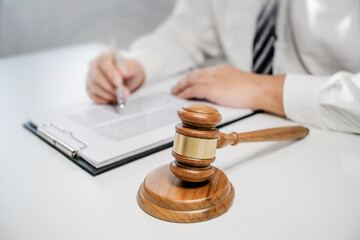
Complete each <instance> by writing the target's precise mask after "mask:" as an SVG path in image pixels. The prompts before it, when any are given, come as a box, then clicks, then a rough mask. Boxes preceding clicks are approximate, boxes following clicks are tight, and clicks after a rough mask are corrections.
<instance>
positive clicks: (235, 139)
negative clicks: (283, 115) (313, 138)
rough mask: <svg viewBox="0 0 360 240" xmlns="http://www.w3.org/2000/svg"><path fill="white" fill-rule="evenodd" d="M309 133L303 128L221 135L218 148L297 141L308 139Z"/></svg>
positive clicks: (293, 127) (270, 129) (271, 129)
mask: <svg viewBox="0 0 360 240" xmlns="http://www.w3.org/2000/svg"><path fill="white" fill-rule="evenodd" d="M308 133H309V129H308V128H306V127H303V126H291V127H278V128H269V129H263V130H258V131H252V132H245V133H236V132H232V133H230V134H227V133H220V135H219V138H218V144H217V148H223V147H226V146H228V145H232V146H234V145H236V144H238V143H245V142H266V141H284V140H297V139H301V138H304V137H306V135H308Z"/></svg>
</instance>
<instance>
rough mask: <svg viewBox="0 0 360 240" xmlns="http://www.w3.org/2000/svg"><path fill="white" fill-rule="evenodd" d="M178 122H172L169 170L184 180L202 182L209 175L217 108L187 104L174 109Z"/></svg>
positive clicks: (218, 114) (215, 138)
mask: <svg viewBox="0 0 360 240" xmlns="http://www.w3.org/2000/svg"><path fill="white" fill-rule="evenodd" d="M178 116H179V117H180V119H181V121H182V123H179V124H177V125H176V133H175V139H174V146H173V151H172V155H173V157H174V158H175V160H174V161H172V162H171V164H170V170H171V171H172V173H173V174H174V175H175V176H177V177H178V178H180V179H182V180H184V181H188V182H203V181H206V180H208V179H209V178H211V176H212V175H213V173H214V169H213V168H212V166H211V165H210V164H211V163H212V162H214V161H215V152H216V146H217V141H218V136H219V130H217V129H216V125H217V124H219V123H220V122H221V115H220V113H219V112H218V110H217V109H215V108H213V107H210V106H207V105H202V104H190V105H186V106H184V107H182V108H181V109H180V110H178Z"/></svg>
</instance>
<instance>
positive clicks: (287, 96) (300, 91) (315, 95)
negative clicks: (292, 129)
mask: <svg viewBox="0 0 360 240" xmlns="http://www.w3.org/2000/svg"><path fill="white" fill-rule="evenodd" d="M328 79H329V77H324V76H322V77H319V76H312V75H301V74H288V75H286V78H285V82H284V91H283V103H284V110H285V114H286V117H287V118H289V119H291V120H294V121H297V122H302V123H305V124H310V125H315V126H317V127H320V126H321V113H320V91H321V89H322V87H323V85H324V84H325V83H326V81H327V80H328Z"/></svg>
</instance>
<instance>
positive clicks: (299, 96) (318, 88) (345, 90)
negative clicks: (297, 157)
mask: <svg viewBox="0 0 360 240" xmlns="http://www.w3.org/2000/svg"><path fill="white" fill-rule="evenodd" d="M283 102H284V110H285V114H286V116H287V117H288V118H289V119H292V120H294V121H297V122H301V123H304V124H310V125H313V126H316V127H319V128H322V129H328V130H334V131H342V132H348V133H358V134H360V73H358V74H351V73H348V72H338V73H336V74H334V75H332V76H328V77H319V76H312V75H298V74H288V75H287V76H286V78H285V83H284V94H283Z"/></svg>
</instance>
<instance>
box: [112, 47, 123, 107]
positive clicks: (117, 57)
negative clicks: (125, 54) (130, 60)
mask: <svg viewBox="0 0 360 240" xmlns="http://www.w3.org/2000/svg"><path fill="white" fill-rule="evenodd" d="M113 45H114V46H113V54H114V62H115V65H116V66H119V65H120V64H121V56H120V53H119V50H118V49H117V46H116V44H115V43H114V44H113ZM116 96H117V101H118V106H119V107H120V108H124V107H125V98H124V85H123V83H121V84H120V85H119V86H117V87H116Z"/></svg>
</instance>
